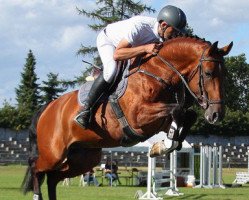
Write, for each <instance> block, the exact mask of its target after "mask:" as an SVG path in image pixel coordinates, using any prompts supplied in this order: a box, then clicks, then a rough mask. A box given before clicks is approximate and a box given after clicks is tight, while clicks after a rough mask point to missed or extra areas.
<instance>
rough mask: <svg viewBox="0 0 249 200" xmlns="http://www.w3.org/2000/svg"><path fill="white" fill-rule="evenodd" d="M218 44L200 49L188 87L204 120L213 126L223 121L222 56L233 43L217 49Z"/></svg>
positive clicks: (191, 71)
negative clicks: (199, 107) (203, 112)
mask: <svg viewBox="0 0 249 200" xmlns="http://www.w3.org/2000/svg"><path fill="white" fill-rule="evenodd" d="M217 45H218V42H215V43H213V44H212V45H208V46H205V47H203V48H202V50H201V52H200V54H199V56H198V61H197V64H196V62H195V64H193V66H192V69H191V70H190V73H189V77H188V78H189V86H190V89H191V91H192V92H193V94H194V96H195V98H196V99H197V101H198V103H199V104H200V105H201V107H202V108H203V109H205V119H206V120H207V121H208V122H209V123H211V124H214V123H215V122H217V121H218V120H221V119H223V117H224V114H225V108H224V102H223V101H224V67H225V66H224V58H223V57H224V56H225V55H227V54H228V53H229V52H230V50H231V48H232V45H233V43H232V42H231V43H230V44H229V45H227V46H225V47H223V48H218V47H217Z"/></svg>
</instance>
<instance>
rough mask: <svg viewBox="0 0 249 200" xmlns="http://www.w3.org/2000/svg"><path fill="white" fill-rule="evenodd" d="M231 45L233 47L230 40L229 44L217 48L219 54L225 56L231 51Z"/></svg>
mask: <svg viewBox="0 0 249 200" xmlns="http://www.w3.org/2000/svg"><path fill="white" fill-rule="evenodd" d="M232 47H233V42H231V43H230V44H229V45H227V46H225V47H223V48H221V49H219V54H220V55H221V56H226V55H227V54H229V52H230V51H231V49H232Z"/></svg>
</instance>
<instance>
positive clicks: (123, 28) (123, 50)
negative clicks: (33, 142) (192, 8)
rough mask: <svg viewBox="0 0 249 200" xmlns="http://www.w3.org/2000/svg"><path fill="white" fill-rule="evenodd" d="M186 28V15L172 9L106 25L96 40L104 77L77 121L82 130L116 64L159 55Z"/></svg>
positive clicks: (91, 90) (105, 87)
mask: <svg viewBox="0 0 249 200" xmlns="http://www.w3.org/2000/svg"><path fill="white" fill-rule="evenodd" d="M185 26H186V16H185V14H184V12H183V11H182V10H181V9H180V8H177V7H175V6H172V5H168V6H165V7H164V8H162V9H161V11H160V12H159V14H158V16H157V19H156V18H152V17H145V16H135V17H132V18H130V19H127V20H123V21H119V22H115V23H112V24H109V25H107V27H106V28H105V29H103V30H102V31H101V32H100V33H99V35H98V37H97V48H98V52H99V55H100V58H101V60H102V63H103V73H101V74H100V75H99V76H98V78H96V80H95V81H94V83H93V85H92V87H91V89H90V92H89V94H88V97H87V99H86V101H85V102H84V103H83V105H84V106H83V107H82V108H81V109H80V113H79V114H78V115H77V116H76V117H75V121H76V122H77V123H78V124H79V125H80V126H81V127H82V128H84V129H87V128H88V125H89V123H90V119H91V114H92V108H93V107H94V105H95V104H96V103H97V102H98V99H99V98H100V97H101V96H102V95H103V94H104V92H105V91H107V90H108V88H109V87H110V86H111V84H112V82H113V80H114V77H115V74H116V71H117V61H123V60H127V59H130V58H134V57H136V56H140V55H143V54H154V53H158V52H159V50H160V48H161V47H162V43H161V42H163V41H165V40H167V39H168V38H169V37H171V36H173V35H174V34H177V33H178V32H183V31H184V28H185Z"/></svg>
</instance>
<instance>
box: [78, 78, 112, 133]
mask: <svg viewBox="0 0 249 200" xmlns="http://www.w3.org/2000/svg"><path fill="white" fill-rule="evenodd" d="M109 86H110V83H108V82H106V81H105V80H104V77H103V74H102V73H101V74H100V75H99V76H98V78H97V79H96V80H95V81H94V82H93V85H92V87H91V89H90V91H89V93H88V97H87V99H86V100H85V102H84V103H83V104H84V106H83V107H82V108H81V110H80V111H79V112H80V113H79V114H78V115H77V116H76V117H75V119H74V120H75V121H76V123H78V124H79V125H80V126H81V127H82V128H83V129H87V127H88V125H89V123H90V120H91V114H92V110H93V106H94V105H95V104H96V103H97V102H98V100H99V98H100V97H101V96H102V95H103V94H104V92H105V91H106V90H108V89H109Z"/></svg>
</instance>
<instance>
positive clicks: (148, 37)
mask: <svg viewBox="0 0 249 200" xmlns="http://www.w3.org/2000/svg"><path fill="white" fill-rule="evenodd" d="M106 35H107V37H108V38H109V39H110V40H111V41H112V43H113V45H114V46H115V47H116V46H117V45H118V44H119V42H120V41H121V40H122V39H126V40H127V41H128V42H129V43H130V44H131V45H132V46H140V45H143V44H149V43H155V42H160V41H161V38H160V36H159V35H158V22H157V20H156V19H155V18H152V17H145V16H136V17H132V18H130V19H127V20H123V21H119V22H116V23H112V24H109V25H107V27H106Z"/></svg>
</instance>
